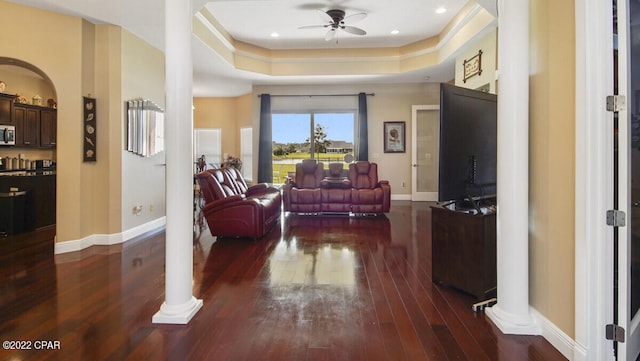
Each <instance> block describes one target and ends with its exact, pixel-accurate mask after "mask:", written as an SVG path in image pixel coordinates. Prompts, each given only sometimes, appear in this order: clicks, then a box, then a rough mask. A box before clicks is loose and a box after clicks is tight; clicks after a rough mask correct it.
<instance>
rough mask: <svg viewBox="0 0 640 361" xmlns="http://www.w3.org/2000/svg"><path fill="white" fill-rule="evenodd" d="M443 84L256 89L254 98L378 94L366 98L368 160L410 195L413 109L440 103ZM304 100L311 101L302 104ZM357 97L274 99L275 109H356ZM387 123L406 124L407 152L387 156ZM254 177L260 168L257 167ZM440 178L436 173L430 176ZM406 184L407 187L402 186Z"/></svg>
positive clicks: (255, 123) (257, 105) (256, 119)
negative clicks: (384, 132) (385, 129)
mask: <svg viewBox="0 0 640 361" xmlns="http://www.w3.org/2000/svg"><path fill="white" fill-rule="evenodd" d="M439 91H440V85H439V84H435V83H428V84H367V85H357V86H356V85H316V86H313V85H308V86H257V87H255V88H254V92H253V93H254V94H253V97H254V99H257V95H258V94H261V93H269V94H272V95H277V94H357V93H360V92H365V93H375V96H367V108H368V130H369V139H368V141H369V160H370V161H372V162H376V163H378V164H379V167H378V173H379V174H378V175H379V178H380V179H385V180H389V182H390V184H391V187H392V194H394V195H406V196H408V195H410V194H411V137H410V136H409V135H410V134H411V131H412V129H411V106H412V105H436V104H439V99H440V95H439ZM302 99H308V100H307V101H303V100H302ZM357 104H358V103H357V97H313V98H276V97H272V110H273V111H283V110H294V109H305V110H309V109H312V110H325V109H331V110H339V109H353V110H357V108H358V105H357ZM259 112H260V103H259V102H254V107H253V128H254V134H253V139H254V149H256V151H257V147H258V138H259V129H260V127H259V118H260V117H259ZM385 121H401V122H406V127H407V128H406V132H407V133H406V134H407V144H406V149H407V152H406V153H384V146H383V142H382V139H383V135H382V129H383V123H384V122H385ZM254 174H257V165H256V164H254ZM431 176H432V177H437V174H433V175H431ZM402 182H405V185H406V186H405V187H404V188H402V187H401V184H402Z"/></svg>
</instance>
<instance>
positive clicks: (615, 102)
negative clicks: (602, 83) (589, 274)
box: [607, 95, 627, 112]
mask: <svg viewBox="0 0 640 361" xmlns="http://www.w3.org/2000/svg"><path fill="white" fill-rule="evenodd" d="M626 107H627V98H626V97H625V96H624V95H608V96H607V111H608V112H621V111H623V110H625V109H626Z"/></svg>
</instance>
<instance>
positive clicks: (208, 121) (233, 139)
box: [193, 98, 240, 157]
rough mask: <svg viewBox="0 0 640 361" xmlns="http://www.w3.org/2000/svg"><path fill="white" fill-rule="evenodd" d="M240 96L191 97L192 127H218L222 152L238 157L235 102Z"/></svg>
mask: <svg viewBox="0 0 640 361" xmlns="http://www.w3.org/2000/svg"><path fill="white" fill-rule="evenodd" d="M238 99H240V98H193V106H194V109H193V127H194V128H220V129H221V131H222V134H221V138H222V145H221V151H222V154H224V153H228V154H229V155H232V156H235V157H238V156H239V154H240V135H239V133H240V130H239V129H240V128H239V127H238V109H237V103H238Z"/></svg>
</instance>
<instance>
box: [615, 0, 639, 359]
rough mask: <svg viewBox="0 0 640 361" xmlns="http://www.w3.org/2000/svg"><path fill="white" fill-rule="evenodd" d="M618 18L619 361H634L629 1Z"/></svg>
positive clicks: (635, 320) (636, 321)
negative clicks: (622, 99)
mask: <svg viewBox="0 0 640 361" xmlns="http://www.w3.org/2000/svg"><path fill="white" fill-rule="evenodd" d="M617 12H618V14H617V16H618V62H619V65H618V89H619V91H618V92H619V94H620V95H624V96H626V97H627V99H628V103H627V107H625V109H624V110H621V111H620V112H619V113H618V118H619V123H618V137H619V138H618V164H619V171H618V179H619V182H618V205H619V207H618V208H619V209H620V210H621V211H624V212H625V213H626V214H627V226H626V227H622V228H620V229H619V231H618V261H619V262H618V264H619V266H618V322H617V323H618V325H619V326H621V327H623V328H624V329H625V331H626V335H625V337H626V340H625V342H624V343H619V344H618V360H634V361H635V359H636V357H637V355H638V350H639V349H640V316H637V315H636V317H635V318H633V316H634V315H631V314H629V313H630V311H631V279H630V277H629V276H630V271H629V267H630V263H631V249H630V243H631V222H632V219H631V181H630V179H631V178H630V174H631V149H630V144H631V134H630V127H629V125H630V112H629V107H630V105H631V99H630V95H631V94H632V93H631V91H630V89H631V84H630V83H629V79H630V76H631V74H630V64H631V58H630V55H631V54H630V40H631V39H630V33H629V31H630V29H629V24H630V23H631V19H630V12H629V8H628V0H622V1H618V2H617Z"/></svg>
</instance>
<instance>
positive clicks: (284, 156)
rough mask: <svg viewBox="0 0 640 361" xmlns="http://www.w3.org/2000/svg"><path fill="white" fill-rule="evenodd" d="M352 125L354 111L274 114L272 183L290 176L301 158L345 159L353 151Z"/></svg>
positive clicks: (332, 161)
mask: <svg viewBox="0 0 640 361" xmlns="http://www.w3.org/2000/svg"><path fill="white" fill-rule="evenodd" d="M354 124H355V112H353V111H349V112H303V113H273V114H272V141H273V182H274V183H284V182H285V181H286V180H287V178H288V177H292V176H293V173H294V172H295V164H296V163H299V162H300V161H301V160H302V159H309V158H313V159H317V160H318V161H319V162H324V163H325V164H328V163H335V162H345V156H346V155H347V154H351V155H353V151H354V141H355V138H354V134H355V126H354ZM347 158H348V157H347ZM325 168H326V165H325Z"/></svg>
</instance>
